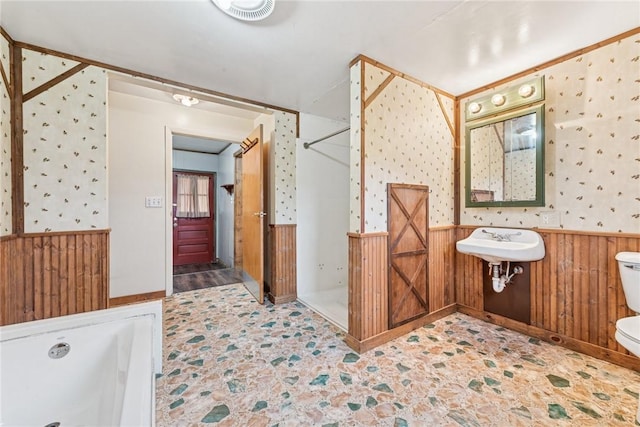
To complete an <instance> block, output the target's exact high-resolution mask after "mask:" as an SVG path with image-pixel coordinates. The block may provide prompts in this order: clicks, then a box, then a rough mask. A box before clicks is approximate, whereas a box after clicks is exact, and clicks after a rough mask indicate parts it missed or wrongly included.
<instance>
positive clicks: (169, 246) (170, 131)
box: [164, 125, 238, 296]
mask: <svg viewBox="0 0 640 427" xmlns="http://www.w3.org/2000/svg"><path fill="white" fill-rule="evenodd" d="M174 135H190V136H196V137H201V138H209V139H217V140H219V141H227V142H230V143H232V144H235V145H237V144H238V142H237V141H235V140H230V139H229V137H228V135H227V136H220V135H219V134H214V133H205V132H202V131H197V130H193V129H183V128H172V127H170V126H166V125H165V127H164V190H165V191H164V200H165V204H164V208H165V217H164V235H165V246H164V265H165V272H164V276H165V280H164V287H165V294H166V296H170V295H172V294H173V206H172V203H173V136H174ZM217 193H218V192H217V189H216V188H215V186H214V194H217ZM214 204H215V205H216V212H215V214H216V221H217V220H218V218H217V209H218V208H217V204H218V201H217V200H216V201H215V203H214ZM214 233H215V231H214ZM216 246H217V245H216V244H215V242H214V247H216ZM216 250H217V249H216Z"/></svg>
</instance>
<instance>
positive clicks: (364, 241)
mask: <svg viewBox="0 0 640 427" xmlns="http://www.w3.org/2000/svg"><path fill="white" fill-rule="evenodd" d="M348 236H349V337H348V340H347V343H348V344H349V345H350V346H352V348H356V347H358V348H361V349H364V348H366V349H368V348H373V346H375V345H380V344H383V343H384V342H386V341H389V340H392V339H394V338H396V335H398V336H399V335H402V334H404V333H407V332H409V331H410V330H411V328H409V329H402V328H397V330H398V331H399V332H398V333H397V334H396V333H394V332H393V331H395V329H394V330H392V331H391V332H389V333H388V334H385V335H384V336H379V337H378V339H374V340H370V339H371V338H373V337H374V336H376V335H380V334H383V333H385V332H388V331H389V328H388V316H389V314H388V310H389V307H388V274H387V269H388V262H387V244H388V242H387V238H388V236H387V233H369V234H358V233H349V234H348ZM455 238H456V227H455V226H447V227H434V228H431V229H429V261H428V262H429V313H436V312H440V313H442V315H443V316H445V315H447V314H449V312H451V311H452V310H455V305H454V304H455V293H454V274H453V268H454V265H455V261H454V260H455V255H456V253H455V241H456V240H455ZM425 319H426V318H425ZM429 319H430V320H427V321H433V320H435V319H431V318H429ZM419 326H420V324H419V322H417V323H413V326H411V327H412V328H414V329H415V328H416V327H419ZM400 329H402V330H401V331H400ZM367 340H369V341H370V342H371V343H372V344H367V343H365V341H367ZM356 341H357V342H359V344H360V346H358V343H356ZM374 342H375V344H373V343H374Z"/></svg>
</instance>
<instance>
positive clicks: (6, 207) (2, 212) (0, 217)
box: [0, 36, 13, 236]
mask: <svg viewBox="0 0 640 427" xmlns="http://www.w3.org/2000/svg"><path fill="white" fill-rule="evenodd" d="M0 63H1V64H2V68H3V70H4V72H5V75H6V76H7V78H8V79H9V78H10V76H9V74H10V73H9V42H8V41H7V40H6V39H5V38H4V36H2V37H0ZM12 208H13V205H12V203H11V102H10V99H9V90H8V88H7V86H6V85H5V84H4V80H3V79H1V78H0V236H6V235H9V234H11V233H12V232H13V227H12V217H13V215H12Z"/></svg>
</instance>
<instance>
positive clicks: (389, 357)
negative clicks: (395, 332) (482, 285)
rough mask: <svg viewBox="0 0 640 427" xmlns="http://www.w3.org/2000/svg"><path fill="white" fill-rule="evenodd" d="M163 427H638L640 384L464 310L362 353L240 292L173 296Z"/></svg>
mask: <svg viewBox="0 0 640 427" xmlns="http://www.w3.org/2000/svg"><path fill="white" fill-rule="evenodd" d="M164 310H165V319H164V327H165V340H164V355H163V358H164V361H163V364H164V369H163V372H164V373H163V375H162V376H161V377H160V378H158V381H157V425H158V426H191V425H204V424H215V425H218V426H276V425H278V426H310V425H318V426H378V425H381V426H459V425H462V426H539V425H579V426H604V425H627V426H631V425H637V423H636V422H635V413H636V409H637V405H638V392H639V391H640V375H639V374H638V373H636V372H634V371H631V370H628V369H625V368H621V367H619V366H616V365H613V364H610V363H607V362H604V361H601V360H598V359H594V358H591V357H589V356H585V355H583V354H579V353H575V352H573V351H570V350H567V349H564V348H562V347H558V346H552V345H550V344H547V343H545V342H540V341H538V340H536V339H533V338H529V337H527V336H525V335H521V334H519V333H516V332H513V331H509V330H507V329H504V328H500V327H497V326H495V325H491V324H488V323H485V322H482V321H480V320H476V319H474V318H471V317H468V316H466V315H463V314H460V313H457V314H453V315H450V316H448V317H445V318H443V319H440V320H438V321H436V322H434V323H433V324H429V325H426V326H425V327H422V328H420V329H418V330H416V331H414V332H411V333H409V334H407V335H405V336H403V337H401V338H398V339H396V340H394V341H391V342H389V343H387V344H385V345H383V346H380V347H378V348H376V349H374V350H371V351H370V352H367V353H364V354H362V355H358V354H356V353H354V352H353V351H352V350H351V349H350V348H349V347H347V345H346V344H344V342H343V337H344V333H343V332H342V331H340V330H339V329H338V328H336V327H335V326H334V325H332V324H331V323H329V322H328V321H326V320H325V319H323V318H322V317H320V316H319V315H317V314H316V313H315V312H313V311H311V310H310V309H308V308H307V307H306V306H304V305H302V304H301V303H298V302H293V303H288V304H282V305H278V306H273V305H271V304H269V303H266V304H265V305H264V306H260V305H258V304H256V303H255V302H254V301H253V299H252V297H251V295H249V293H248V292H247V291H246V290H245V288H244V287H243V286H242V285H230V286H225V287H219V288H211V289H204V290H197V291H191V292H186V293H182V294H177V295H174V296H172V297H170V298H167V300H166V302H165V305H164Z"/></svg>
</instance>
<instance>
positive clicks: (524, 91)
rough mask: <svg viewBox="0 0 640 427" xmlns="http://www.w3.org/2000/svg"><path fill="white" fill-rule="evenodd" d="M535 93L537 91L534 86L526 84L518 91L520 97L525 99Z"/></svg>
mask: <svg viewBox="0 0 640 427" xmlns="http://www.w3.org/2000/svg"><path fill="white" fill-rule="evenodd" d="M535 91H536V88H535V87H534V86H533V85H530V84H524V85H522V86H520V88H519V89H518V95H520V96H521V97H523V98H528V97H530V96H531V95H533V93H534V92H535Z"/></svg>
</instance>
